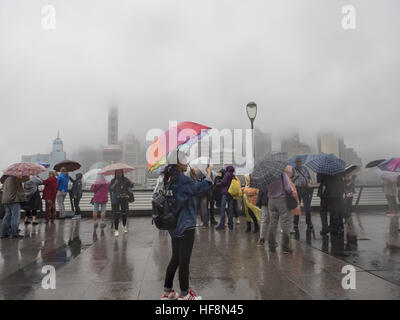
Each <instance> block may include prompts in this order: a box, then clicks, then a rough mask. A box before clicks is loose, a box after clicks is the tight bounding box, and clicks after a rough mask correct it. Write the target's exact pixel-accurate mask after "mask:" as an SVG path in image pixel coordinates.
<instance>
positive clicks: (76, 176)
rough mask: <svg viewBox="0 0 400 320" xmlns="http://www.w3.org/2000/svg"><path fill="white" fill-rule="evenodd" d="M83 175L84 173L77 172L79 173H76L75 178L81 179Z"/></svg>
mask: <svg viewBox="0 0 400 320" xmlns="http://www.w3.org/2000/svg"><path fill="white" fill-rule="evenodd" d="M82 177H83V175H82V173H77V174H76V175H75V179H76V180H81V179H82Z"/></svg>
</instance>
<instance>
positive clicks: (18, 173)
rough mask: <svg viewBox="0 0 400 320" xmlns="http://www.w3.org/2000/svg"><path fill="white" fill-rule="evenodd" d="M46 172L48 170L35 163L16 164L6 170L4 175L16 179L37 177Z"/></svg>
mask: <svg viewBox="0 0 400 320" xmlns="http://www.w3.org/2000/svg"><path fill="white" fill-rule="evenodd" d="M44 171H46V168H45V167H43V166H41V165H38V164H37V163H33V162H19V163H14V164H12V165H11V166H9V167H8V168H7V169H6V170H4V172H3V175H5V176H14V177H19V178H21V177H29V176H36V175H38V174H39V173H41V172H44Z"/></svg>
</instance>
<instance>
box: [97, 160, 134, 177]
mask: <svg viewBox="0 0 400 320" xmlns="http://www.w3.org/2000/svg"><path fill="white" fill-rule="evenodd" d="M116 170H122V171H123V172H124V173H128V172H131V171H133V170H135V168H134V167H131V166H128V165H127V164H125V163H113V164H110V165H109V166H106V167H104V168H103V169H101V170H100V171H99V174H101V175H103V176H112V175H115V171H116Z"/></svg>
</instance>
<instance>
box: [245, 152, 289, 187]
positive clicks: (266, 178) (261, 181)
mask: <svg viewBox="0 0 400 320" xmlns="http://www.w3.org/2000/svg"><path fill="white" fill-rule="evenodd" d="M286 166H287V163H286V162H283V161H279V160H269V159H268V158H264V159H263V160H261V161H260V162H258V163H257V164H256V165H255V166H254V170H253V172H252V174H251V175H250V187H251V188H256V189H259V190H261V191H263V192H266V191H267V185H269V184H271V183H273V182H275V181H276V180H278V179H280V178H281V176H282V173H283V172H284V171H285V168H286Z"/></svg>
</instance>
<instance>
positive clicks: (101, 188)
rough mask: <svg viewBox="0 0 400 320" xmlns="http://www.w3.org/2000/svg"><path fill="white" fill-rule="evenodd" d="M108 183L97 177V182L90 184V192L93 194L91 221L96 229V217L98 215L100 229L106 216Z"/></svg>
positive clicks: (100, 176) (101, 177) (99, 176)
mask: <svg viewBox="0 0 400 320" xmlns="http://www.w3.org/2000/svg"><path fill="white" fill-rule="evenodd" d="M109 186H110V183H109V182H108V181H107V180H106V179H105V178H104V176H102V175H98V176H97V180H96V181H95V182H94V183H93V184H92V186H91V188H90V191H91V192H94V196H93V205H94V208H93V221H94V226H95V227H97V226H98V223H97V215H98V213H100V220H101V227H102V228H104V227H105V226H106V224H105V223H104V218H105V216H106V209H107V202H108V187H109Z"/></svg>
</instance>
